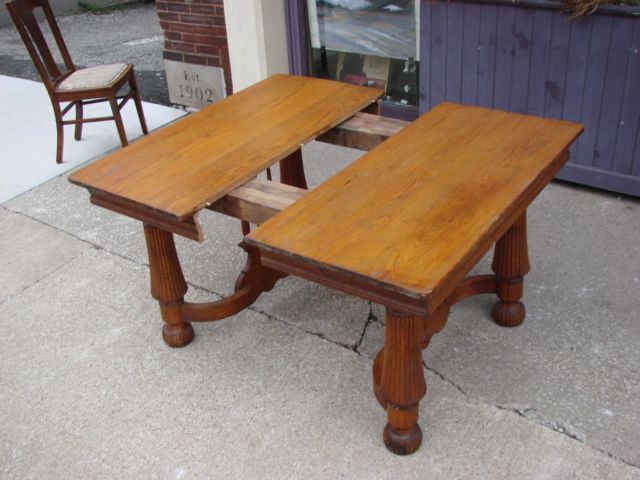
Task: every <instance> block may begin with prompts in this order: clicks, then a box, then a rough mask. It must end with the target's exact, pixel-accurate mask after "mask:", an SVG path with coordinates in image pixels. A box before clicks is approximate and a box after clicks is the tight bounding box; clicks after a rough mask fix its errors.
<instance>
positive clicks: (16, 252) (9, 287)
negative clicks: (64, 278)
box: [0, 207, 90, 302]
mask: <svg viewBox="0 0 640 480" xmlns="http://www.w3.org/2000/svg"><path fill="white" fill-rule="evenodd" d="M86 248H90V247H89V245H87V244H85V243H83V242H81V241H79V240H76V239H74V238H72V237H70V236H69V235H66V234H64V233H62V232H60V231H58V230H55V229H54V228H51V227H47V226H46V225H43V224H42V223H40V222H38V221H35V220H33V219H31V218H28V217H25V216H24V215H20V214H16V213H13V212H10V211H9V210H6V209H4V208H1V207H0V252H2V255H0V302H2V301H4V299H6V298H7V297H8V296H10V295H13V294H15V293H17V292H19V291H21V290H22V289H24V288H27V287H28V286H29V285H31V284H33V283H35V282H37V281H38V280H40V279H42V278H44V277H46V276H47V275H48V274H50V273H51V272H53V271H55V270H57V269H58V268H60V267H61V266H62V265H64V264H65V263H67V262H69V261H70V260H72V259H73V258H75V257H76V256H78V255H79V254H80V253H81V252H82V251H83V250H84V249H86Z"/></svg>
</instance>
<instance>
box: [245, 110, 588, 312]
mask: <svg viewBox="0 0 640 480" xmlns="http://www.w3.org/2000/svg"><path fill="white" fill-rule="evenodd" d="M581 131H582V126H581V125H578V124H575V123H569V122H564V121H559V120H549V119H543V118H538V117H531V116H525V115H519V114H513V113H506V112H500V111H496V110H489V109H484V108H479V107H470V106H462V105H456V104H452V103H443V104H440V105H438V106H437V107H435V108H434V109H433V110H431V111H430V112H428V113H427V114H425V115H423V116H422V117H420V118H419V119H418V120H416V121H415V122H413V123H411V124H410V125H409V126H407V127H405V128H404V129H403V130H401V131H400V132H398V133H397V134H395V135H394V136H392V137H391V138H390V139H389V140H387V141H385V142H384V143H382V144H380V145H379V146H378V147H376V148H375V149H373V150H371V151H370V152H369V153H368V154H366V155H365V156H363V157H361V158H360V159H358V160H357V161H356V162H355V163H353V164H351V165H350V166H349V167H347V168H346V169H344V170H342V171H341V172H340V173H338V174H337V175H336V176H334V177H332V178H331V179H329V180H328V181H327V182H325V183H324V184H322V185H320V186H319V187H318V188H317V189H315V190H314V191H312V192H310V193H308V194H307V195H305V196H304V197H303V198H302V199H301V200H299V201H298V202H296V203H295V204H293V205H292V206H291V207H289V208H287V209H285V210H284V211H283V212H281V213H280V214H278V215H276V216H275V217H273V218H271V219H270V220H268V221H267V222H266V223H264V224H263V225H261V226H260V227H258V228H257V229H256V230H254V231H253V232H251V233H250V234H249V236H248V237H246V239H245V241H246V242H247V243H248V244H250V245H254V246H257V247H259V248H260V249H261V250H262V251H263V257H264V261H265V262H266V263H267V265H270V266H276V267H277V266H278V265H279V266H280V268H281V269H283V270H285V271H289V272H290V273H295V274H298V275H301V276H306V277H307V278H310V279H312V280H316V281H319V282H320V283H325V284H327V285H330V286H333V287H335V288H340V289H342V290H344V291H348V292H350V293H355V294H358V293H362V292H363V291H366V290H365V289H359V287H358V285H365V286H369V288H373V289H374V290H375V289H378V291H381V292H383V293H384V292H387V293H391V294H397V295H400V296H402V297H403V298H404V297H407V298H410V299H414V300H415V301H417V303H418V304H420V305H423V306H424V308H428V304H429V302H430V301H431V302H432V303H434V302H435V300H436V298H435V297H437V298H438V300H439V301H442V300H444V297H445V296H446V295H448V294H449V293H450V291H451V290H452V289H453V288H454V287H455V285H457V283H458V282H459V281H460V280H461V279H462V278H463V277H464V276H465V275H466V274H467V273H468V272H469V271H470V270H471V268H473V266H474V265H475V263H477V262H478V261H479V259H480V258H481V257H482V255H484V254H485V253H486V252H487V251H488V249H489V248H490V247H491V245H492V244H493V243H494V242H495V241H496V240H497V239H498V238H499V236H501V235H502V234H503V233H504V232H505V231H506V230H507V229H508V228H509V227H510V226H511V224H512V223H513V222H514V221H515V219H516V218H517V217H518V216H519V215H521V214H522V213H523V212H524V211H525V209H526V207H527V205H528V204H529V203H530V202H531V201H532V200H533V198H535V196H536V195H537V194H538V193H539V192H540V191H541V190H542V188H544V186H545V185H546V184H547V183H548V182H549V181H550V180H551V179H552V178H553V176H554V175H555V174H556V173H557V171H558V170H559V169H560V168H561V167H562V165H563V164H564V162H565V161H566V159H567V158H568V151H567V149H568V147H569V146H570V145H571V143H572V142H573V141H574V140H575V139H576V137H577V136H578V135H579V134H580V133H581ZM540 228H544V227H543V226H541V227H540ZM337 277H342V278H343V280H342V281H340V282H337V283H336V282H334V281H333V279H335V278H337ZM344 279H347V280H349V281H347V282H345V281H344ZM384 294H386V293H384ZM434 308H435V307H434Z"/></svg>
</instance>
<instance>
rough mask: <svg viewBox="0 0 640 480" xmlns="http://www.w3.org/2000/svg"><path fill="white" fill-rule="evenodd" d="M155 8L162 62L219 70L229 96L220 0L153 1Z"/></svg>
mask: <svg viewBox="0 0 640 480" xmlns="http://www.w3.org/2000/svg"><path fill="white" fill-rule="evenodd" d="M156 8H157V10H158V17H159V18H160V26H161V27H162V29H163V30H164V50H163V57H164V59H165V60H172V61H176V62H183V63H186V64H193V65H205V66H211V67H219V68H222V69H223V74H224V80H225V87H226V93H227V95H231V93H233V87H232V83H231V66H230V63H229V47H228V45H227V30H226V26H225V20H224V5H223V0H156ZM170 88H171V86H170Z"/></svg>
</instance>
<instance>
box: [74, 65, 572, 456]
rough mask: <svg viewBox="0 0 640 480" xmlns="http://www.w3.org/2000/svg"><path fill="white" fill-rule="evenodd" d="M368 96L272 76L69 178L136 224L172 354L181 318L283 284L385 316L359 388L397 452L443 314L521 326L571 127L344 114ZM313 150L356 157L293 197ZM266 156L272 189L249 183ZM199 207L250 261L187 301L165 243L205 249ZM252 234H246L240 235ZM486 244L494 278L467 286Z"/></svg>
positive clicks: (482, 115)
mask: <svg viewBox="0 0 640 480" xmlns="http://www.w3.org/2000/svg"><path fill="white" fill-rule="evenodd" d="M380 94H381V92H379V91H375V90H371V89H365V88H359V87H354V86H350V85H344V84H339V83H334V82H329V81H324V80H317V79H308V78H307V79H303V78H297V77H290V76H276V77H271V78H270V79H267V80H265V81H263V82H261V83H260V84H257V85H256V86H254V87H251V88H249V89H247V90H244V91H242V92H240V93H239V94H236V95H234V96H232V97H230V98H229V99H227V100H225V101H223V102H221V103H220V104H217V105H214V106H212V107H209V108H207V109H205V110H203V111H202V112H200V113H198V114H195V115H192V116H190V117H188V118H186V119H183V120H180V121H178V122H177V123H176V124H174V125H172V126H170V127H167V128H165V129H163V130H161V131H160V132H158V133H155V134H152V135H150V136H149V137H148V138H145V139H143V140H141V141H139V142H136V143H135V144H134V145H132V146H130V147H128V148H126V149H124V150H121V151H119V152H117V153H115V154H112V155H110V156H108V157H106V158H104V159H102V160H100V161H98V162H96V163H95V164H93V165H91V166H89V167H86V168H85V169H82V170H80V171H78V172H76V173H75V174H74V175H73V176H72V177H71V181H72V182H74V183H77V184H79V185H82V186H84V187H86V188H88V189H89V191H90V193H91V201H92V202H94V203H96V204H98V205H101V206H104V207H106V208H110V209H112V210H115V211H118V212H121V213H124V214H126V215H129V216H131V217H133V218H137V219H139V220H142V221H143V222H144V224H145V227H144V228H145V235H146V240H147V248H148V252H149V266H150V272H151V293H152V295H153V296H154V297H155V298H156V299H158V300H159V303H160V310H161V313H162V318H163V320H164V322H165V325H164V327H163V338H164V340H165V342H166V343H167V344H168V345H170V346H173V347H180V346H184V345H186V344H188V343H189V342H190V341H191V339H192V338H193V328H192V326H191V322H194V321H195V322H198V321H212V320H219V319H221V318H225V317H228V316H229V315H232V314H235V313H237V312H239V311H241V310H242V309H244V308H246V307H247V306H248V305H250V304H251V303H252V302H253V301H255V299H256V298H257V297H258V295H260V293H262V292H265V291H268V290H269V289H271V288H272V287H273V285H274V284H275V283H276V282H277V280H278V279H279V278H281V277H283V276H284V275H286V274H293V275H297V276H300V277H303V278H306V279H309V280H312V281H315V282H318V283H321V284H323V285H327V286H329V287H332V288H335V289H338V290H341V291H343V292H346V293H350V294H354V295H357V296H360V297H362V298H365V299H368V300H371V301H374V302H377V303H380V304H382V305H384V306H385V307H386V321H385V344H384V347H383V348H382V349H381V350H380V352H379V353H378V355H377V357H376V359H375V361H374V365H373V387H374V393H375V395H376V398H377V399H378V401H379V402H380V404H381V406H382V407H383V408H384V409H385V410H386V412H387V418H388V423H387V426H386V428H385V429H384V434H383V438H384V442H385V444H386V446H387V448H389V450H391V451H392V452H394V453H397V454H409V453H412V452H414V451H415V450H417V449H418V447H419V446H420V443H421V440H422V433H421V430H420V427H419V426H418V423H417V420H418V405H419V402H420V400H421V398H422V397H423V396H424V394H425V392H426V384H425V380H424V372H423V365H422V353H421V351H422V349H424V348H426V347H427V345H428V344H429V341H430V339H431V337H432V336H433V335H434V334H435V333H437V332H438V331H440V330H441V329H442V328H443V327H444V325H445V323H446V320H447V317H448V314H449V309H450V307H451V305H452V304H454V303H456V302H458V301H460V300H463V299H464V298H467V297H469V296H472V295H477V294H488V293H490V294H496V295H497V297H498V301H497V303H496V304H495V306H494V308H493V310H492V316H493V319H494V320H495V321H496V322H497V323H498V324H500V325H503V326H507V327H513V326H516V325H519V324H520V323H521V322H522V321H523V319H524V317H525V308H524V305H523V304H522V302H521V298H522V294H523V277H524V275H525V274H526V273H527V272H528V271H529V259H528V254H527V236H526V208H527V206H528V205H529V204H530V203H531V201H532V200H533V199H534V198H535V197H536V196H537V195H538V193H540V191H541V190H542V189H543V188H544V187H545V185H546V184H547V183H549V181H550V180H551V179H552V178H553V177H554V175H555V174H556V173H557V172H558V170H559V169H560V168H561V167H562V165H563V164H564V163H565V162H566V160H567V159H568V148H569V146H570V145H571V143H572V142H573V141H574V140H575V139H576V138H577V136H578V135H579V134H580V133H581V131H582V127H581V126H580V125H577V124H573V123H569V122H563V121H557V120H548V119H542V118H537V117H531V116H524V115H517V114H511V113H505V112H499V111H493V110H489V109H483V108H478V107H467V106H461V105H456V104H451V103H444V104H441V105H439V106H437V107H436V108H434V109H433V110H431V111H430V112H428V113H427V114H425V115H423V116H422V117H420V118H419V119H418V120H416V121H415V122H413V123H411V124H408V125H407V124H406V123H405V122H399V121H394V120H387V119H383V118H381V117H376V116H374V115H368V114H366V113H357V112H358V111H360V110H362V109H363V108H365V107H367V106H368V105H371V103H372V102H373V101H375V100H376V98H378V97H379V95H380ZM389 137H390V138H389ZM313 138H317V139H319V140H321V141H328V142H331V143H336V144H341V145H348V146H355V147H358V148H362V149H365V150H371V151H370V152H369V153H368V154H366V155H364V156H363V157H361V158H360V159H358V160H357V161H356V162H354V163H353V164H352V165H350V166H349V167H347V168H346V169H344V170H342V171H341V172H340V173H338V174H337V175H335V176H334V177H332V178H331V179H329V180H328V181H327V182H325V183H324V184H322V185H321V186H320V187H318V188H317V189H315V190H313V191H311V192H308V193H307V192H306V190H305V188H306V182H305V180H304V173H303V169H302V163H301V156H300V153H299V146H300V144H302V143H304V142H307V141H309V140H311V139H313ZM387 138H388V139H387ZM278 161H281V173H282V179H283V181H284V183H285V184H279V183H275V182H270V181H265V180H257V179H255V178H253V177H254V176H255V175H256V174H257V173H258V172H260V171H261V170H264V169H265V168H267V167H269V166H270V165H272V164H274V163H276V162H278ZM202 208H211V209H213V210H216V211H219V212H222V213H225V214H228V215H232V216H235V217H238V218H240V219H241V220H242V225H243V231H244V233H245V235H246V236H245V239H244V241H243V242H242V244H241V246H242V247H243V248H244V249H245V250H246V251H247V254H248V262H247V265H246V266H245V268H244V270H243V272H242V274H241V275H240V277H239V278H238V281H237V283H236V288H235V292H234V294H233V295H231V296H230V297H228V298H225V299H223V300H219V301H216V302H209V303H203V304H195V303H187V302H184V300H183V298H184V295H185V293H186V291H187V285H186V283H185V280H184V277H183V275H182V270H181V268H180V264H179V261H178V257H177V253H176V250H175V245H174V242H173V235H172V233H177V234H181V235H184V236H187V237H189V238H193V239H202V234H201V231H200V229H199V226H198V223H197V213H198V212H199V211H200V210H201V209H202ZM249 222H251V223H256V224H261V225H260V226H259V227H258V228H257V229H255V230H254V231H250V228H249ZM494 244H495V251H494V259H493V265H492V269H493V272H494V273H493V274H489V275H480V276H472V277H466V275H467V274H468V273H469V271H470V270H471V269H472V268H473V267H474V265H475V264H476V263H477V262H478V261H479V260H480V258H481V257H482V256H483V255H484V254H485V253H486V252H487V251H488V250H489V248H491V247H492V246H493V245H494Z"/></svg>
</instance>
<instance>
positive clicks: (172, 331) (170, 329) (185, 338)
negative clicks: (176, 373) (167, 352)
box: [162, 322, 193, 348]
mask: <svg viewBox="0 0 640 480" xmlns="http://www.w3.org/2000/svg"><path fill="white" fill-rule="evenodd" d="M162 339H163V340H164V343H166V344H167V345H169V346H170V347H172V348H180V347H184V346H185V345H189V343H191V340H193V327H192V326H191V324H190V323H189V322H182V323H178V324H175V325H170V324H168V323H165V324H164V326H163V327H162Z"/></svg>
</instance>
